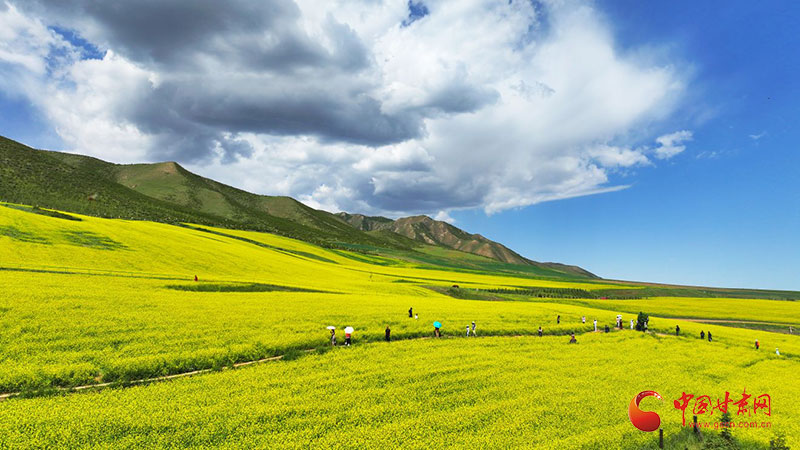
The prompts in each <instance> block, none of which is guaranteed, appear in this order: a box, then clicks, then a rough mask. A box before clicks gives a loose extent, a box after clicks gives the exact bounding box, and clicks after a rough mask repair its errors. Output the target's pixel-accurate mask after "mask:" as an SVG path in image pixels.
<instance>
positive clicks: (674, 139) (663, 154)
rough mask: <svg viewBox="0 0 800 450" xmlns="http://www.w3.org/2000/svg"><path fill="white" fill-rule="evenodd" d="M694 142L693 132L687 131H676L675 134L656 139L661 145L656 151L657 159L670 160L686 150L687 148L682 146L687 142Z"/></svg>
mask: <svg viewBox="0 0 800 450" xmlns="http://www.w3.org/2000/svg"><path fill="white" fill-rule="evenodd" d="M691 140H692V132H691V131H687V130H682V131H676V132H674V133H670V134H665V135H663V136H659V137H657V138H656V142H657V143H658V144H659V145H658V147H656V148H655V149H654V152H655V155H656V158H658V159H669V158H672V157H673V156H675V155H677V154H678V153H681V152H683V151H684V150H686V146H685V145H682V144H683V143H684V142H686V141H691Z"/></svg>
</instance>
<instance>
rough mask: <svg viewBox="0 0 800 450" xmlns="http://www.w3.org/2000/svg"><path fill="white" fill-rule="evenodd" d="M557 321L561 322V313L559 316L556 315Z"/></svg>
mask: <svg viewBox="0 0 800 450" xmlns="http://www.w3.org/2000/svg"><path fill="white" fill-rule="evenodd" d="M556 323H561V314H559V315H558V317H556Z"/></svg>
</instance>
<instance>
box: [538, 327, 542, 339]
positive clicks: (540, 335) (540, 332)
mask: <svg viewBox="0 0 800 450" xmlns="http://www.w3.org/2000/svg"><path fill="white" fill-rule="evenodd" d="M539 337H542V327H539Z"/></svg>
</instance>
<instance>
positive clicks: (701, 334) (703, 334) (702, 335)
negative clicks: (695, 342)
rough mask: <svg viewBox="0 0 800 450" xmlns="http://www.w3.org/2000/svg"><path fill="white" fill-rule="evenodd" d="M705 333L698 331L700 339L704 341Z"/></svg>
mask: <svg viewBox="0 0 800 450" xmlns="http://www.w3.org/2000/svg"><path fill="white" fill-rule="evenodd" d="M705 338H706V333H705V332H704V331H700V339H705Z"/></svg>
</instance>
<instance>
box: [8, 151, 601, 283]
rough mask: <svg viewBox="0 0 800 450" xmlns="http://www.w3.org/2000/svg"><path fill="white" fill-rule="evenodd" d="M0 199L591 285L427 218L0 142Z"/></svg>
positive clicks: (572, 270)
mask: <svg viewBox="0 0 800 450" xmlns="http://www.w3.org/2000/svg"><path fill="white" fill-rule="evenodd" d="M0 200H2V201H6V202H11V203H21V204H26V205H34V206H40V207H45V208H52V209H59V210H64V211H71V212H75V213H80V214H86V215H93V216H98V217H110V218H123V219H133V220H152V221H159V222H167V223H182V222H184V223H194V224H200V225H211V226H219V227H226V228H236V229H250V230H256V231H266V232H271V233H275V234H280V235H283V236H288V237H292V238H296V239H300V240H304V241H307V242H312V243H315V244H318V245H322V246H325V247H334V248H335V247H342V248H349V249H356V250H362V251H370V250H376V249H392V250H402V251H411V252H413V251H414V250H415V249H417V248H419V247H421V246H426V245H427V246H435V247H440V248H446V249H452V250H458V251H461V252H466V253H471V254H474V255H480V256H483V257H486V258H491V259H493V260H496V261H499V262H502V263H507V264H514V265H520V266H533V267H531V269H533V268H536V269H540V272H541V274H542V275H547V276H555V277H558V276H568V277H581V278H583V277H585V278H596V276H595V275H593V274H591V273H590V272H588V271H586V270H584V269H581V268H580V267H576V266H569V265H564V264H558V263H540V262H536V261H532V260H530V259H527V258H525V257H523V256H521V255H519V254H518V253H516V252H514V251H513V250H511V249H509V248H507V247H506V246H504V245H502V244H500V243H497V242H494V241H491V240H489V239H487V238H485V237H483V236H481V235H479V234H470V233H467V232H466V231H464V230H461V229H459V228H457V227H455V226H453V225H451V224H449V223H446V222H441V221H437V220H433V219H431V218H430V217H427V216H414V217H405V218H401V219H397V220H392V219H388V218H385V217H369V216H364V215H361V214H348V213H344V212H342V213H338V214H331V213H329V212H326V211H321V210H316V209H313V208H310V207H308V206H306V205H304V204H303V203H300V202H298V201H297V200H295V199H293V198H291V197H278V196H265V195H257V194H252V193H250V192H246V191H243V190H241V189H237V188H234V187H231V186H228V185H225V184H222V183H219V182H217V181H214V180H210V179H208V178H204V177H201V176H199V175H196V174H194V173H192V172H189V171H188V170H186V169H184V168H183V167H181V166H180V165H179V164H177V163H175V162H162V163H155V164H113V163H109V162H105V161H102V160H99V159H97V158H92V157H88V156H82V155H75V154H69V153H60V152H52V151H44V150H36V149H32V148H30V147H27V146H25V145H23V144H20V143H18V142H15V141H13V140H10V139H7V138H4V137H0Z"/></svg>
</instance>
